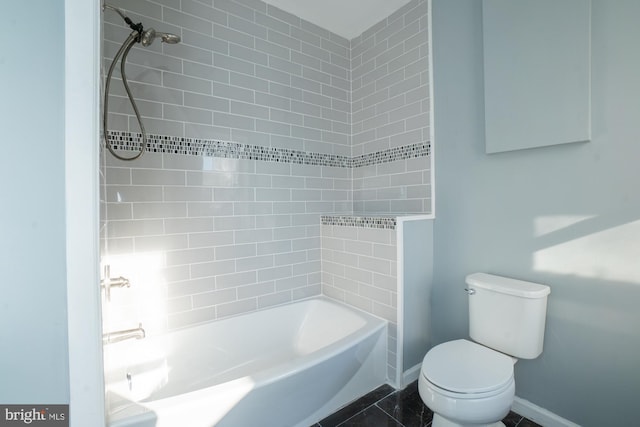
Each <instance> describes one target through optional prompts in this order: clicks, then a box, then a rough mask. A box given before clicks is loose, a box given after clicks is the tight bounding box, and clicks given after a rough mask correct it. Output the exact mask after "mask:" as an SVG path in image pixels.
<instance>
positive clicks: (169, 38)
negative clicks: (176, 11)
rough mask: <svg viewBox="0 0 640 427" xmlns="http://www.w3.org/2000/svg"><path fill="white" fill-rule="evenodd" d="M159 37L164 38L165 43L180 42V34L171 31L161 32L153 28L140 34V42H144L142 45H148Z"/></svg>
mask: <svg viewBox="0 0 640 427" xmlns="http://www.w3.org/2000/svg"><path fill="white" fill-rule="evenodd" d="M158 37H160V40H162V41H163V42H164V43H169V44H176V43H180V36H176V35H175V34H171V33H161V32H159V31H156V30H154V29H153V28H149V29H148V30H146V31H144V32H143V33H142V35H141V36H140V43H141V44H142V46H145V47H146V46H149V45H150V44H151V43H153V41H154V40H155V39H156V38H158Z"/></svg>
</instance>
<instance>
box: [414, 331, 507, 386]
mask: <svg viewBox="0 0 640 427" xmlns="http://www.w3.org/2000/svg"><path fill="white" fill-rule="evenodd" d="M421 371H422V372H421V375H423V376H424V377H425V379H426V380H427V381H429V382H430V383H431V384H433V385H434V386H435V387H437V388H438V389H441V390H442V392H445V393H446V392H449V393H453V394H455V395H456V396H458V397H459V398H465V395H466V397H467V398H474V397H482V396H489V395H494V394H498V393H501V392H502V391H503V390H504V389H506V388H508V387H509V385H510V384H511V383H512V382H513V359H511V357H509V356H507V355H506V354H503V353H499V352H497V351H495V350H492V349H490V348H487V347H484V346H482V345H480V344H476V343H474V342H472V341H468V340H455V341H449V342H446V343H443V344H440V345H437V346H435V347H434V348H432V349H431V350H429V352H428V353H427V354H426V356H425V357H424V360H423V362H422V369H421ZM449 393H446V394H449Z"/></svg>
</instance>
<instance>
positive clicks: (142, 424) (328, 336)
mask: <svg viewBox="0 0 640 427" xmlns="http://www.w3.org/2000/svg"><path fill="white" fill-rule="evenodd" d="M386 325H387V322H386V321H385V320H382V319H379V318H376V317H374V316H371V315H369V314H367V313H365V312H362V311H359V310H357V309H353V308H350V307H348V306H346V305H342V304H339V303H336V302H334V301H331V300H329V299H325V298H313V299H308V300H303V301H299V302H295V303H291V304H287V305H282V306H278V307H275V308H269V309H265V310H261V311H256V312H252V313H250V314H245V315H241V316H236V317H231V318H228V319H224V320H218V321H215V322H210V323H206V324H201V325H198V326H194V327H191V328H186V329H182V330H178V331H175V332H170V333H167V334H165V335H162V336H156V337H148V338H145V339H142V340H132V341H123V342H119V343H115V344H109V345H107V346H105V366H106V369H105V381H106V386H107V392H106V399H107V409H108V416H107V418H108V425H109V426H110V427H125V426H127V427H129V426H136V427H147V426H149V427H152V426H153V427H176V426H181V427H211V426H220V427H226V426H229V427H244V426H269V427H294V426H295V427H297V426H300V427H308V426H309V425H311V424H313V423H315V422H317V421H319V420H320V419H322V418H324V417H325V416H327V415H329V414H331V413H332V412H334V411H335V410H336V409H338V408H340V407H341V406H344V405H345V404H347V403H349V402H350V401H352V400H354V399H356V398H358V397H359V396H361V395H363V394H365V393H367V392H369V391H371V390H372V389H374V388H376V387H378V386H379V385H381V384H383V383H384V382H385V379H386V374H385V372H386Z"/></svg>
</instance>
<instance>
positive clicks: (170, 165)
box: [102, 0, 431, 333]
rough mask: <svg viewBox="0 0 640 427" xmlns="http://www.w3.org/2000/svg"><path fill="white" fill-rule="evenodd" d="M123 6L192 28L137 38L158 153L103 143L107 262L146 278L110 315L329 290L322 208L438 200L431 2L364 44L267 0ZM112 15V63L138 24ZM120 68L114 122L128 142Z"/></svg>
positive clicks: (136, 81)
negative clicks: (432, 137)
mask: <svg viewBox="0 0 640 427" xmlns="http://www.w3.org/2000/svg"><path fill="white" fill-rule="evenodd" d="M205 3H206V4H205ZM114 4H115V5H116V6H118V7H121V8H122V9H124V10H125V11H126V12H127V14H129V15H130V17H131V18H132V19H133V20H134V21H135V22H140V21H141V22H143V23H144V25H145V27H150V26H152V27H154V28H155V29H156V30H158V31H166V32H173V33H176V34H179V35H181V37H182V39H183V41H182V43H180V44H178V45H163V44H161V43H159V42H158V41H156V42H155V43H154V44H153V45H151V46H150V47H148V48H142V47H138V46H136V47H135V48H134V49H133V50H132V51H131V53H130V55H129V59H128V66H127V77H128V78H129V81H130V86H131V89H132V91H133V94H134V96H135V98H136V100H137V102H138V106H139V108H140V111H141V113H142V115H143V117H144V123H145V127H146V129H147V131H148V133H149V142H150V150H149V152H148V153H145V154H144V155H143V156H142V158H141V159H139V160H136V161H133V162H122V161H119V160H116V159H114V158H113V157H112V156H111V155H109V154H107V155H105V156H104V157H103V165H104V187H103V198H104V202H105V203H104V211H103V214H104V218H106V221H105V227H104V230H103V237H104V239H103V248H102V254H103V257H102V258H103V264H109V265H110V266H111V276H112V277H117V276H120V275H122V276H125V277H128V278H129V279H130V280H131V283H132V286H131V288H118V289H113V292H112V293H111V302H110V303H109V307H108V310H106V312H107V313H106V314H105V315H106V316H107V317H108V319H107V320H108V322H109V325H110V326H109V327H110V328H113V329H118V328H128V327H131V326H132V323H134V325H133V326H136V325H137V323H138V322H141V323H143V326H144V327H145V329H147V332H149V333H154V332H162V331H163V330H166V329H174V328H179V327H183V326H187V325H189V324H193V323H198V322H202V321H206V320H212V319H216V318H221V317H225V316H229V315H233V314H237V313H241V312H246V311H251V310H255V309H258V308H261V307H266V306H270V305H275V304H280V303H283V302H286V301H291V300H294V299H299V298H304V297H307V296H310V295H315V294H320V293H321V292H322V290H321V275H320V271H321V259H320V258H321V251H320V247H321V243H320V215H321V214H351V213H354V212H360V211H364V210H367V209H369V210H370V211H371V212H376V213H391V212H399V211H404V212H412V213H416V212H419V213H427V212H430V209H431V208H430V196H429V195H430V186H429V184H430V159H429V147H430V141H429V137H428V136H429V135H428V134H429V119H428V112H429V109H428V105H429V94H428V92H429V90H428V84H427V79H428V73H427V71H426V70H427V68H428V61H427V43H428V41H427V37H426V34H427V1H426V0H421V1H419V0H414V1H412V2H410V3H409V4H408V5H406V6H405V7H403V8H402V9H401V10H399V11H398V12H396V13H394V14H393V15H391V16H390V17H389V18H387V19H386V20H384V21H382V22H381V23H380V24H378V25H376V26H374V27H373V28H372V29H370V30H368V31H367V32H365V33H364V34H363V35H361V36H359V37H358V38H356V39H354V40H352V41H348V40H346V39H344V38H341V37H339V36H337V35H335V34H332V33H330V32H328V31H326V30H324V29H322V28H319V27H317V26H315V25H313V24H311V23H309V22H306V21H304V20H301V19H300V18H297V17H295V16H293V15H290V14H288V13H286V12H284V11H281V10H279V9H277V8H274V7H272V6H268V5H266V4H265V3H263V2H261V1H258V0H214V1H209V2H204V3H201V2H197V1H190V0H182V1H178V0H163V1H160V0H158V1H142V0H131V1H115V2H114ZM104 16H105V23H104V38H105V39H104V53H105V59H104V66H105V67H107V66H108V65H109V64H110V61H111V58H113V57H114V55H115V53H116V51H117V49H118V48H119V46H120V44H121V43H122V41H123V40H124V39H125V38H126V36H127V35H128V33H129V32H130V30H128V29H127V28H125V27H124V25H123V23H122V22H121V20H120V18H119V17H118V16H117V15H115V14H113V13H112V14H109V13H105V14H104ZM115 74H116V75H115V78H114V81H113V82H112V85H111V86H112V92H111V93H112V95H111V97H110V104H109V105H110V113H109V123H110V124H109V129H110V131H111V133H110V135H111V137H112V138H113V140H114V141H115V144H116V145H117V146H118V148H119V149H122V150H121V151H120V152H121V153H122V154H124V155H132V154H133V153H134V152H133V151H128V149H129V148H131V147H134V146H135V145H136V144H139V142H140V134H139V133H138V132H139V129H138V126H137V122H136V120H135V117H134V116H133V111H132V110H131V109H130V107H129V106H128V101H127V100H126V98H125V93H124V90H123V89H122V85H121V81H120V79H119V75H118V71H116V73H115Z"/></svg>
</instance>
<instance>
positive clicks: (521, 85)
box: [483, 0, 591, 153]
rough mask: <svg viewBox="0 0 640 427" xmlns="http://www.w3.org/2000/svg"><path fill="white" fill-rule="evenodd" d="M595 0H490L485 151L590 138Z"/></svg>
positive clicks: (485, 20)
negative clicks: (592, 17)
mask: <svg viewBox="0 0 640 427" xmlns="http://www.w3.org/2000/svg"><path fill="white" fill-rule="evenodd" d="M590 23H591V3H590V1H589V0H483V36H484V89H485V138H486V139H485V149H486V152H487V153H497V152H502V151H511V150H520V149H524V148H533V147H542V146H547V145H555V144H564V143H569V142H578V141H588V140H589V139H590V127H591V126H590V111H591V109H590V27H591V25H590Z"/></svg>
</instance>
